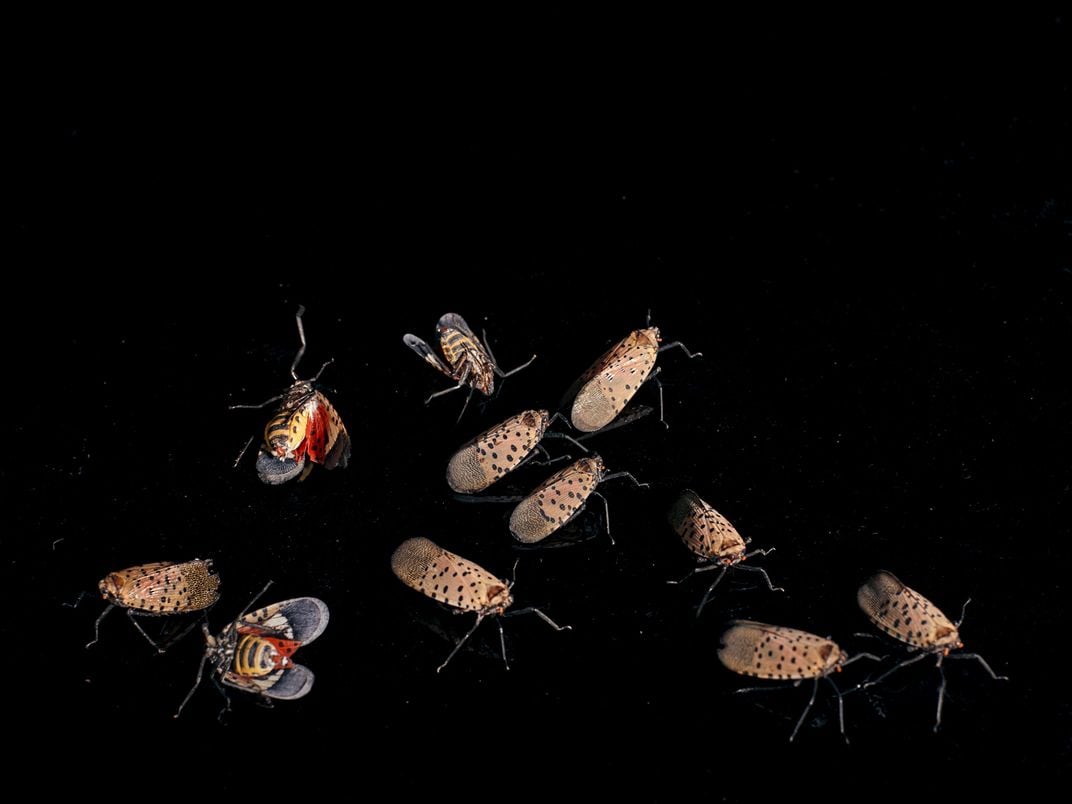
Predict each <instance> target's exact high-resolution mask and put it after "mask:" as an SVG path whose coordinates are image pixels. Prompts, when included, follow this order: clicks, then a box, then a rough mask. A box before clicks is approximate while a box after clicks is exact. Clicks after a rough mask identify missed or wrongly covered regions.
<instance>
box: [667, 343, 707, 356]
mask: <svg viewBox="0 0 1072 804" xmlns="http://www.w3.org/2000/svg"><path fill="white" fill-rule="evenodd" d="M675 347H677V348H678V349H680V350H681V351H682V352H684V353H685V354H686V355H688V357H689V359H690V360H692V359H693V358H697V357H703V352H690V351H689V350H688V349H687V348H686V347H685V344H683V343H682V342H681V341H674V342H673V343H668V344H665V345H664V346H660V347H659V351H660V352H665V351H666V350H667V349H673V348H675Z"/></svg>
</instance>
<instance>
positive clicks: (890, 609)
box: [856, 570, 1008, 731]
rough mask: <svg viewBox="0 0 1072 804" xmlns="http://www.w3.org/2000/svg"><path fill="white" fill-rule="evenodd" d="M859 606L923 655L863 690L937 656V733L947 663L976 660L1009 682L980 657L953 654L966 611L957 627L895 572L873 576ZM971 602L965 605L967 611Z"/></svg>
mask: <svg viewBox="0 0 1072 804" xmlns="http://www.w3.org/2000/svg"><path fill="white" fill-rule="evenodd" d="M856 602H857V603H859V605H860V608H861V609H862V610H863V612H864V614H866V615H867V616H868V618H869V619H870V620H871V622H873V623H874V624H875V625H876V626H877V627H878V628H879V629H880V630H882V631H885V632H886V633H887V634H889V635H890V636H892V637H893V638H894V639H897V640H899V641H901V642H904V643H905V644H907V645H909V646H910V649H911V650H912V651H919V653H918V654H917V655H916V656H913V657H911V658H909V659H906V660H905V661H903V662H900V663H899V664H896V665H894V666H893V667H892V668H890V669H889V670H887V671H886V672H885V673H883V674H882V675H880V676H879V677H878V678H876V679H874V680H872V681H869V682H867V683H866V684H863V685H861V689H863V688H866V687H870V686H872V685H873V684H877V683H879V682H880V681H882V680H883V679H885V678H886V677H887V676H889V675H890V674H891V673H894V672H896V671H897V670H900V669H901V668H902V667H906V666H907V665H910V664H915V663H916V662H918V661H920V660H921V659H925V658H926V657H927V656H937V657H938V658H937V667H938V673H939V675H940V676H941V683H940V684H939V686H938V711H937V714H936V716H935V721H934V730H935V731H938V727H939V726H940V725H941V723H942V704H943V703H944V702H945V668H944V667H943V666H942V662H943V661H944V660H945V659H947V658H948V659H975V660H976V661H977V662H979V664H981V665H982V666H983V669H985V670H986V672H987V673H989V674H990V677H991V678H993V679H995V680H1001V681H1007V680H1008V677H1007V676H999V675H998V674H997V673H995V672H994V671H993V670H992V669H991V668H990V665H989V664H987V663H986V660H985V659H983V657H982V656H980V655H979V654H978V653H952V651H955V650H960V649H961V648H963V647H964V643H963V642H961V641H960V630H959V629H960V624H961V622H963V620H964V610H963V609H962V610H961V612H960V619H959V620H957V621H956V622H955V623H954V622H952V621H950V619H949V618H948V617H946V616H945V614H944V613H943V612H942V611H941V610H940V609H939V608H938V607H937V606H935V605H934V604H933V603H931V602H930V601H929V600H927V598H925V597H923V595H921V594H920V593H919V592H917V591H916V590H915V589H910V588H909V587H907V586H905V585H904V584H903V583H901V582H900V581H899V580H898V579H897V578H896V577H895V576H894V574H893V573H892V572H886V571H885V570H880V571H879V572H876V573H875V574H874V575H872V576H871V577H870V578H868V579H867V581H866V582H865V583H864V585H863V586H861V587H860V588H859V589H858V590H857V592H856ZM970 602H971V601H970V599H969V600H967V601H965V602H964V608H965V609H966V608H967V606H968V603H970Z"/></svg>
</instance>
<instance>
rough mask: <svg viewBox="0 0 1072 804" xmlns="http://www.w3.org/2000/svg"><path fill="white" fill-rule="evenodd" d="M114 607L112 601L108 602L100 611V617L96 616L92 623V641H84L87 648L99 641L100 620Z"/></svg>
mask: <svg viewBox="0 0 1072 804" xmlns="http://www.w3.org/2000/svg"><path fill="white" fill-rule="evenodd" d="M114 608H115V604H114V603H109V604H108V606H107V607H106V608H105V609H104V611H102V612H101V613H100V617H98V618H97V622H95V623H93V641H92V642H87V643H86V647H87V648H88V647H89V646H90V645H96V644H97V642H99V641H100V624H101V620H103V619H104V618H105V617H106V616H108V612H110V611H111V610H112V609H114Z"/></svg>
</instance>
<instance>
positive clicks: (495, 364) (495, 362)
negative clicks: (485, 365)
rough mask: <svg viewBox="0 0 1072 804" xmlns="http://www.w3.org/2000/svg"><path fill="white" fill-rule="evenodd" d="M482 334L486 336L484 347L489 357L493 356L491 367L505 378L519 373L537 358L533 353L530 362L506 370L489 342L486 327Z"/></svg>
mask: <svg viewBox="0 0 1072 804" xmlns="http://www.w3.org/2000/svg"><path fill="white" fill-rule="evenodd" d="M480 334H481V335H482V336H483V337H484V348H485V349H487V350H488V357H490V358H491V367H492V368H493V369H494V370H495V373H496V374H498V375H499V376H500V377H502V378H503V379H506V378H507V377H509V376H510V375H511V374H517V373H518V372H519V371H521V369H523V368H528V367H529V366H530V365H531V364H532V361H533V360H535V359H536V355H533V356H532V357H530V358H529V359H528V362H526V363H522V364H521V365H520V366H518V367H517V368H516V369H512V370H510V371H506V372H504V371H503V370H502V369H501V368H499V361H498V360H496V359H495V353H494V352H492V351H491V344H490V343H488V331H487V330H486V329H484V330H481V331H480Z"/></svg>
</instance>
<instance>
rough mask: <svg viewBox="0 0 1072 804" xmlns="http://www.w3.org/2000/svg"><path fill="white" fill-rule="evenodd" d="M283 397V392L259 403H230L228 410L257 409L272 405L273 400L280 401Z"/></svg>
mask: <svg viewBox="0 0 1072 804" xmlns="http://www.w3.org/2000/svg"><path fill="white" fill-rule="evenodd" d="M282 398H283V395H282V394H277V395H276V396H273V397H272V398H271V399H266V400H264V401H263V402H261V403H260V404H259V405H228V406H227V410H257V409H258V408H266V407H268V406H269V405H271V404H272V403H273V402H278V401H279V400H280V399H282Z"/></svg>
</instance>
